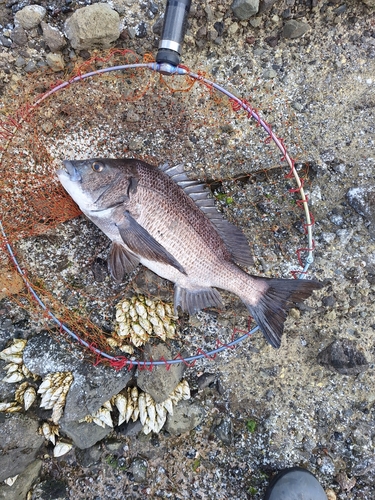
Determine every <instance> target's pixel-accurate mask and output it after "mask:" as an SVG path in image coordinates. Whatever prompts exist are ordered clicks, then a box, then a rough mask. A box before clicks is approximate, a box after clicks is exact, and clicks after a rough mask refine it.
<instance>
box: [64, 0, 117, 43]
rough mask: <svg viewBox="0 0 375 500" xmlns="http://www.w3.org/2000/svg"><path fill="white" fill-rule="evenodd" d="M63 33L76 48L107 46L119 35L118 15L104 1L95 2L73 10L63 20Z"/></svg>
mask: <svg viewBox="0 0 375 500" xmlns="http://www.w3.org/2000/svg"><path fill="white" fill-rule="evenodd" d="M65 34H66V36H67V37H68V39H69V41H70V43H71V45H72V47H73V48H74V49H77V50H81V49H92V48H95V47H98V48H104V49H105V48H109V47H110V45H111V43H112V42H114V41H115V40H117V39H118V38H119V36H120V16H119V15H118V13H117V12H116V11H115V10H113V9H111V7H110V6H109V5H107V4H104V3H95V4H93V5H89V6H87V7H83V8H81V9H78V10H76V11H75V12H74V14H73V15H72V16H71V17H69V18H68V19H67V20H66V22H65Z"/></svg>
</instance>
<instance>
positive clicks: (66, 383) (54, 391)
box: [38, 372, 73, 424]
mask: <svg viewBox="0 0 375 500" xmlns="http://www.w3.org/2000/svg"><path fill="white" fill-rule="evenodd" d="M72 382H73V374H72V372H55V373H49V374H48V375H47V376H46V377H45V378H44V379H43V382H42V383H41V385H40V387H39V389H38V394H42V401H41V403H40V406H41V408H46V409H47V410H51V409H52V416H51V419H52V422H53V423H54V424H57V422H58V421H59V420H60V418H61V417H62V414H63V408H64V405H65V399H66V395H67V394H68V391H69V388H70V386H71V384H72Z"/></svg>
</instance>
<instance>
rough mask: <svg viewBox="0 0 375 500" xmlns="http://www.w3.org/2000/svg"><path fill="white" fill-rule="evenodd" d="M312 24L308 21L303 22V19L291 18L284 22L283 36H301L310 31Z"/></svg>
mask: <svg viewBox="0 0 375 500" xmlns="http://www.w3.org/2000/svg"><path fill="white" fill-rule="evenodd" d="M309 29H310V26H309V25H308V24H307V23H303V22H302V21H296V20H295V19H291V20H290V21H287V22H286V23H285V24H284V28H283V37H284V38H291V39H293V38H300V37H301V36H303V35H304V34H305V33H307V31H309Z"/></svg>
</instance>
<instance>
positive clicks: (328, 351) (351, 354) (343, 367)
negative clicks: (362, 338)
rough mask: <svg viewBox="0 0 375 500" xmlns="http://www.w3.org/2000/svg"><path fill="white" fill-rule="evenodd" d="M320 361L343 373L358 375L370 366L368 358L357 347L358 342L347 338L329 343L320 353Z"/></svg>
mask: <svg viewBox="0 0 375 500" xmlns="http://www.w3.org/2000/svg"><path fill="white" fill-rule="evenodd" d="M318 362H319V363H320V364H321V365H323V366H325V367H326V368H328V369H329V370H331V371H336V372H338V373H341V374H342V375H358V373H361V372H364V371H365V370H367V368H368V362H367V359H366V358H365V356H364V354H363V353H362V352H361V351H360V350H358V349H357V346H356V342H354V341H352V340H347V339H342V340H335V341H334V342H332V343H331V344H329V345H328V346H327V347H326V348H325V349H323V351H321V352H320V353H319V354H318Z"/></svg>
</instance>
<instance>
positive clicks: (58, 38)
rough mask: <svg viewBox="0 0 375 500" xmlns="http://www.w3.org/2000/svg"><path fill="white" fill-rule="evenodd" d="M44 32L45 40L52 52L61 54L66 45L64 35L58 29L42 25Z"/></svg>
mask: <svg viewBox="0 0 375 500" xmlns="http://www.w3.org/2000/svg"><path fill="white" fill-rule="evenodd" d="M41 26H42V30H43V38H44V41H45V42H46V44H47V45H48V47H49V48H50V49H51V51H52V52H59V51H60V50H61V49H62V48H63V47H65V45H66V40H65V38H64V35H63V34H62V33H61V31H59V30H58V29H57V28H54V27H53V26H50V25H49V24H47V23H45V22H42V23H41Z"/></svg>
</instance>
